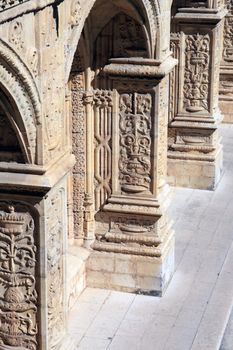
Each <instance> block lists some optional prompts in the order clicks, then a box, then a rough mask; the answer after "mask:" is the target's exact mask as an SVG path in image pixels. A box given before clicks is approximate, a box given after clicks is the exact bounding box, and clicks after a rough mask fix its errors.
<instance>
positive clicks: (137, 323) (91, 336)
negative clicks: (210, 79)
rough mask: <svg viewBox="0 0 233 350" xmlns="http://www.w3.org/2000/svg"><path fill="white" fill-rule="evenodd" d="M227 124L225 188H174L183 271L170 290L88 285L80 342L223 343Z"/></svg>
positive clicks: (230, 297) (172, 348)
mask: <svg viewBox="0 0 233 350" xmlns="http://www.w3.org/2000/svg"><path fill="white" fill-rule="evenodd" d="M221 132H222V136H223V143H224V169H225V171H224V174H223V177H222V179H221V182H220V183H219V185H218V188H217V190H216V191H215V192H210V191H203V190H192V189H181V188H177V189H175V190H174V196H173V200H172V203H171V206H170V209H169V211H170V216H171V217H172V218H173V220H174V223H175V224H174V228H175V230H176V271H175V274H174V277H173V279H172V282H171V283H170V285H169V287H168V289H167V292H166V294H165V296H164V297H163V298H161V299H160V298H157V297H149V296H141V295H137V296H136V295H133V294H127V293H120V292H111V291H108V290H100V289H91V288H87V289H86V290H85V291H84V292H83V293H82V295H81V296H80V297H79V300H78V303H77V304H76V305H75V307H74V309H73V310H72V312H71V315H70V319H69V333H70V336H71V338H72V339H73V340H74V342H75V343H76V344H77V345H76V346H75V348H77V349H82V350H84V349H86V350H105V349H109V350H124V349H127V350H131V349H132V350H144V349H145V350H160V349H163V350H188V349H192V350H205V349H209V350H215V349H216V350H219V348H220V345H221V341H222V338H223V334H224V331H225V328H226V324H227V322H228V319H229V315H230V313H231V309H232V305H233V244H232V242H233V222H232V221H233V218H232V216H233V126H228V125H223V126H222V127H221ZM67 349H68V348H67ZM230 349H233V344H232V347H230V348H227V347H225V348H224V350H230Z"/></svg>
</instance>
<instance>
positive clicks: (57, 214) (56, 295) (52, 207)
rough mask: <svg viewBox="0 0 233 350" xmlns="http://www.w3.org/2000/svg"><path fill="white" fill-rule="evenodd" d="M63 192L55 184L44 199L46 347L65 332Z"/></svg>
mask: <svg viewBox="0 0 233 350" xmlns="http://www.w3.org/2000/svg"><path fill="white" fill-rule="evenodd" d="M66 210H67V207H66V195H65V192H64V189H63V188H54V189H53V190H52V193H50V195H49V197H48V198H47V200H46V208H45V213H46V232H47V242H46V247H47V269H48V276H47V288H48V289H47V298H48V299H47V300H48V301H47V302H48V334H49V339H48V342H49V349H51V350H53V349H56V347H57V346H58V344H59V342H60V341H61V340H62V338H63V336H64V332H65V305H66V304H65V287H64V278H65V267H64V249H65V245H64V244H65V243H64V242H65V235H66V220H65V217H66Z"/></svg>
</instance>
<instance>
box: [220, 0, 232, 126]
mask: <svg viewBox="0 0 233 350" xmlns="http://www.w3.org/2000/svg"><path fill="white" fill-rule="evenodd" d="M225 5H226V8H227V10H228V13H227V15H226V17H225V22H224V31H223V51H222V61H221V69H220V86H219V107H220V109H221V112H222V114H223V118H224V119H223V121H224V122H226V123H233V112H232V110H233V78H232V76H233V1H232V0H226V1H225Z"/></svg>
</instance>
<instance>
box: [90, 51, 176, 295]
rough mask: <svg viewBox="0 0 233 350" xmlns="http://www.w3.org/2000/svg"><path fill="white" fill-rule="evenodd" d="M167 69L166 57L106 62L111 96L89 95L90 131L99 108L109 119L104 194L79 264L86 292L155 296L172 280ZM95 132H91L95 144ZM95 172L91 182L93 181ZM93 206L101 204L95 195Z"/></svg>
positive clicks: (171, 64) (169, 63)
mask: <svg viewBox="0 0 233 350" xmlns="http://www.w3.org/2000/svg"><path fill="white" fill-rule="evenodd" d="M175 64H176V61H175V60H174V59H172V58H171V57H170V56H168V57H167V58H166V59H165V60H164V62H160V61H157V60H152V59H150V60H148V59H140V58H135V59H133V58H132V59H112V60H110V63H109V65H107V66H105V67H104V74H107V75H108V76H109V79H110V80H111V82H112V87H113V92H112V93H109V94H108V95H106V92H104V91H99V90H98V91H96V92H94V98H93V99H94V115H95V116H94V120H96V125H97V126H98V125H100V124H99V122H98V118H100V116H102V118H103V116H106V115H107V114H106V113H103V110H102V112H100V111H99V108H106V110H107V111H108V113H109V112H110V113H111V118H112V121H111V122H110V121H109V122H108V124H109V125H112V159H111V165H109V169H112V171H111V175H110V176H111V179H112V180H111V184H112V189H111V194H110V196H109V197H108V198H107V201H106V202H105V203H104V204H103V205H102V207H100V208H101V209H100V211H98V212H97V213H96V215H95V241H94V242H93V244H92V245H91V247H92V249H93V252H92V253H91V255H90V257H89V261H88V263H87V285H89V286H98V287H101V288H111V289H116V290H122V291H128V292H136V293H144V294H151V295H161V294H162V293H163V292H164V290H165V289H166V286H167V284H168V282H169V281H170V279H171V277H172V274H173V271H174V235H173V231H172V229H171V225H170V222H169V220H168V219H167V217H166V203H167V197H168V192H169V191H168V188H167V185H166V182H165V178H166V169H167V167H166V157H167V152H166V143H167V119H166V115H167V102H168V96H167V91H168V89H167V88H168V79H167V78H168V76H167V74H168V73H169V72H170V71H171V69H172V68H173V67H174V65H175ZM100 100H101V101H102V102H101V104H100V103H99V101H100ZM103 101H105V102H103ZM107 101H109V102H107ZM95 103H97V106H98V107H95V106H96V105H95ZM100 106H101V107H100ZM109 106H111V109H109ZM108 116H109V117H110V115H109V114H108ZM103 125H104V124H103ZM97 131H98V132H97ZM101 132H102V131H101V130H99V129H98V130H95V135H96V137H97V134H98V140H101V136H99V135H101ZM97 147H98V146H97ZM97 150H98V148H97ZM97 150H95V151H94V154H97ZM98 159H99V158H97V162H95V164H97V165H98V164H99V161H98ZM102 162H104V158H102ZM105 162H106V160H105ZM98 170H99V169H98V168H96V169H95V174H96V178H97V179H100V176H98ZM99 181H100V180H99ZM105 186H106V185H105ZM97 190H98V187H97ZM105 190H107V187H105ZM95 198H97V199H98V198H101V197H99V193H98V192H96V193H95Z"/></svg>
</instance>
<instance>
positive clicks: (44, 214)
mask: <svg viewBox="0 0 233 350" xmlns="http://www.w3.org/2000/svg"><path fill="white" fill-rule="evenodd" d="M73 164H74V161H73V157H68V159H67V158H66V159H64V158H63V162H62V164H60V166H59V165H58V164H57V165H56V167H55V168H51V169H50V171H48V172H47V171H45V169H44V168H40V169H39V168H35V167H32V166H30V165H27V174H25V173H24V172H23V170H22V169H23V168H22V165H19V164H14V168H13V169H9V168H10V167H9V168H8V172H1V177H0V238H1V241H0V256H1V259H0V280H1V287H0V348H1V349H9V350H11V349H12V350H13V349H22V350H24V349H25V350H26V349H31V350H38V349H40V350H48V349H50V350H55V349H56V350H57V349H60V348H61V349H63V347H62V342H63V339H64V337H65V332H66V314H67V312H66V305H67V295H66V286H65V279H66V269H65V254H66V244H67V238H68V235H67V177H68V176H67V174H68V173H69V172H70V170H71V169H72V166H73ZM10 170H11V172H10ZM56 171H57V173H58V174H59V176H61V178H60V179H58V178H56V175H55V174H56ZM38 172H39V173H40V175H38ZM25 177H26V181H25V182H24V178H25ZM9 179H10V180H9ZM58 291H59V293H58Z"/></svg>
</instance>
